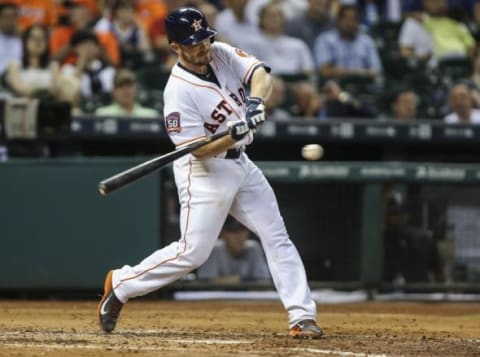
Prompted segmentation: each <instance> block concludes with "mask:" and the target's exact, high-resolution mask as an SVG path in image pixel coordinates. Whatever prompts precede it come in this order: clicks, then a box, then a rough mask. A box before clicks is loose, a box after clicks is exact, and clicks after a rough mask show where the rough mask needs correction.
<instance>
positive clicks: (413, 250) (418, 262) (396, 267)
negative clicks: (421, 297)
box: [384, 192, 440, 285]
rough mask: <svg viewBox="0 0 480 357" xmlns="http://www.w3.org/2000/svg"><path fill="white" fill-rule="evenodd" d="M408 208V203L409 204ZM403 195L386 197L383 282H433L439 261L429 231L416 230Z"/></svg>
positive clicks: (393, 193) (393, 194)
mask: <svg viewBox="0 0 480 357" xmlns="http://www.w3.org/2000/svg"><path fill="white" fill-rule="evenodd" d="M410 206H411V204H410ZM411 211H412V208H411V207H409V204H407V202H406V200H405V198H404V197H403V195H402V194H401V193H399V192H391V193H390V194H389V195H388V198H387V204H386V215H385V231H384V247H385V248H384V279H385V280H386V281H389V282H393V283H394V284H399V285H401V284H404V283H405V282H427V281H433V280H434V279H435V276H437V275H438V272H439V270H440V264H439V263H440V261H439V255H438V250H437V246H436V242H435V240H434V239H433V233H432V231H430V230H428V229H425V228H421V227H417V226H415V225H414V224H413V222H412V219H411V216H412V214H411Z"/></svg>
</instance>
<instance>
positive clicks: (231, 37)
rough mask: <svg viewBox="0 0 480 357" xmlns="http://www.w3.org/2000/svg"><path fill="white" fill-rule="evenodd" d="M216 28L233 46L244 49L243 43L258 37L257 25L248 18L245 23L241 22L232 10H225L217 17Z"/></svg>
mask: <svg viewBox="0 0 480 357" xmlns="http://www.w3.org/2000/svg"><path fill="white" fill-rule="evenodd" d="M214 28H215V29H216V30H217V31H218V32H219V33H221V34H222V37H223V38H225V39H226V40H227V41H228V42H230V44H231V45H233V46H236V47H240V48H243V43H244V42H245V41H246V40H249V39H251V38H253V37H256V36H258V34H259V30H258V27H257V25H256V23H254V22H252V21H251V20H250V19H249V18H248V17H247V16H245V21H243V22H239V21H238V20H237V18H236V17H235V15H234V14H233V11H232V10H231V9H225V10H223V11H222V12H220V13H219V14H218V15H217V19H216V21H215V26H214Z"/></svg>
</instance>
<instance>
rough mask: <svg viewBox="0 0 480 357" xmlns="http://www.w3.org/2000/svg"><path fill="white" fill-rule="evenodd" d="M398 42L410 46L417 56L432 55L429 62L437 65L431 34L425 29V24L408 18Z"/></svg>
mask: <svg viewBox="0 0 480 357" xmlns="http://www.w3.org/2000/svg"><path fill="white" fill-rule="evenodd" d="M398 44H399V45H400V46H405V47H410V48H412V49H413V52H414V53H415V56H416V57H426V56H428V55H431V59H430V60H429V62H428V64H429V65H430V66H434V65H435V57H434V56H433V53H434V47H433V41H432V38H431V37H430V34H429V33H428V32H427V30H425V28H424V27H423V25H422V24H421V23H420V22H418V21H417V20H415V19H412V18H407V19H406V20H405V21H404V23H403V24H402V27H401V28H400V34H399V36H398Z"/></svg>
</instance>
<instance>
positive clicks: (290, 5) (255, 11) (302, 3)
mask: <svg viewBox="0 0 480 357" xmlns="http://www.w3.org/2000/svg"><path fill="white" fill-rule="evenodd" d="M272 2H273V3H276V4H277V5H279V6H280V7H281V8H282V11H283V13H284V14H285V16H286V17H287V19H291V18H293V17H295V16H298V15H299V14H300V13H301V12H303V11H305V9H306V8H307V6H308V4H307V2H308V1H307V0H248V5H247V17H249V18H251V19H253V20H254V21H253V23H255V24H257V23H258V18H259V14H260V11H261V9H262V8H264V7H265V6H266V5H267V4H268V3H272Z"/></svg>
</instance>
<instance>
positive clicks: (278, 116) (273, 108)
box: [265, 76, 291, 121]
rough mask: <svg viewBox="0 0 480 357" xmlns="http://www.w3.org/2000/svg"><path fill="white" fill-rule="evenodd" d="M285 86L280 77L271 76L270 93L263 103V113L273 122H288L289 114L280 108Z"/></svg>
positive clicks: (282, 102) (283, 98) (283, 100)
mask: <svg viewBox="0 0 480 357" xmlns="http://www.w3.org/2000/svg"><path fill="white" fill-rule="evenodd" d="M286 89H287V88H286V85H285V82H284V80H283V79H282V78H281V77H277V76H272V93H271V94H270V97H269V98H268V99H267V100H266V101H265V112H266V113H267V116H268V118H270V119H272V120H275V121H287V120H290V117H291V116H290V114H289V113H288V112H287V111H286V110H284V109H282V108H281V106H282V105H283V104H284V102H285V92H286Z"/></svg>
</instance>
